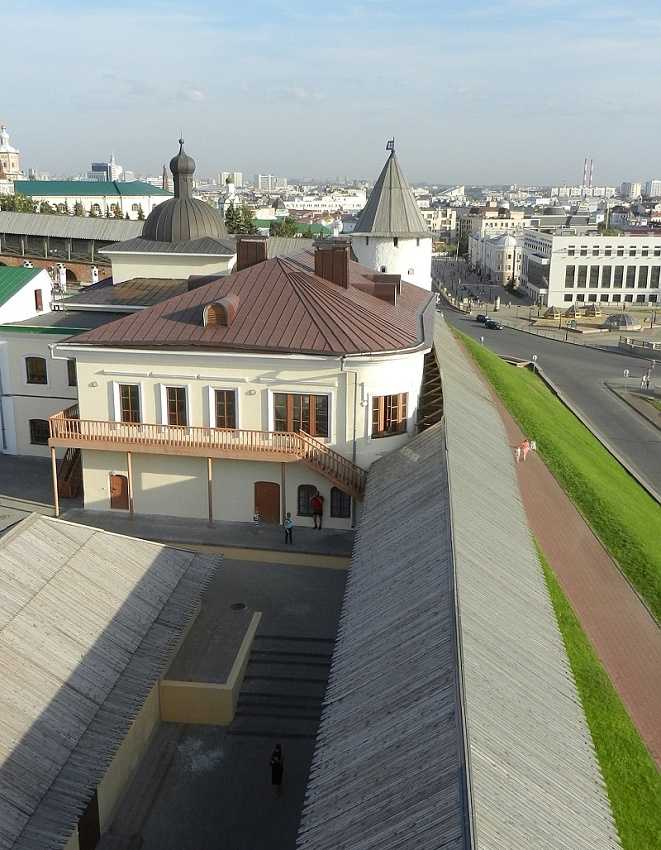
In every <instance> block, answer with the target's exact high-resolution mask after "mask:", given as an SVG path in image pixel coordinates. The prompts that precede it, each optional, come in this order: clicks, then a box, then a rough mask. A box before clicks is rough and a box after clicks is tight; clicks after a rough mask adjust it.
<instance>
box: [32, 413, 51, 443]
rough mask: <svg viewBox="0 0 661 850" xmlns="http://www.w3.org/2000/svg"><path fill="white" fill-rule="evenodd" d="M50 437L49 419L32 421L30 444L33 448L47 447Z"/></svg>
mask: <svg viewBox="0 0 661 850" xmlns="http://www.w3.org/2000/svg"><path fill="white" fill-rule="evenodd" d="M48 436H49V430H48V419H30V442H31V443H32V445H33V446H47V445H48Z"/></svg>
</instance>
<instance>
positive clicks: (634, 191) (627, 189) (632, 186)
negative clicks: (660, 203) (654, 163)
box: [620, 182, 643, 200]
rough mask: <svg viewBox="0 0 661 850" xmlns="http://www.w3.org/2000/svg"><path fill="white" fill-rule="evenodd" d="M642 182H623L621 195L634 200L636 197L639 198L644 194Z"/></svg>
mask: <svg viewBox="0 0 661 850" xmlns="http://www.w3.org/2000/svg"><path fill="white" fill-rule="evenodd" d="M642 190H643V187H642V184H641V183H636V182H633V183H632V182H626V183H622V184H621V186H620V195H622V197H624V198H629V199H630V200H633V199H634V198H639V197H640V196H641V194H642Z"/></svg>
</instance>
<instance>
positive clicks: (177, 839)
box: [101, 557, 346, 850]
mask: <svg viewBox="0 0 661 850" xmlns="http://www.w3.org/2000/svg"><path fill="white" fill-rule="evenodd" d="M313 562H314V558H313V557H311V563H313ZM345 578H346V572H345V571H344V570H328V569H318V568H315V567H313V566H307V567H306V566H296V567H295V566H282V565H265V564H264V563H263V562H250V561H231V560H226V561H224V564H223V566H222V567H221V569H220V570H219V572H218V573H217V575H216V577H215V579H214V581H213V583H212V584H211V586H210V587H209V590H208V592H207V594H206V596H205V603H204V604H205V606H206V617H207V620H209V619H213V617H214V615H215V616H217V617H218V618H219V619H223V618H227V617H231V616H234V614H235V612H234V611H232V610H231V609H230V607H229V606H230V605H232V604H233V603H237V602H242V603H244V604H245V605H246V609H245V610H244V612H242V614H241V615H240V616H242V617H245V616H248V615H249V614H250V613H251V612H252V611H253V610H258V611H261V612H262V614H263V616H262V621H261V623H260V626H259V629H258V632H257V636H256V638H255V642H254V644H253V651H252V654H251V657H250V662H249V664H248V668H247V672H246V678H245V681H244V686H243V689H242V691H241V695H240V699H239V707H238V711H237V716H236V718H235V720H234V722H233V723H232V725H231V726H229V727H227V728H222V727H214V726H197V725H195V726H182V725H177V724H169V723H168V724H162V726H161V729H160V731H159V733H158V736H157V738H156V739H155V740H154V741H153V743H152V745H151V748H150V750H149V752H148V754H147V757H146V758H145V759H144V761H143V765H142V767H141V770H140V772H139V774H138V776H136V778H135V780H134V782H133V784H132V787H131V788H130V789H129V791H128V793H127V795H126V798H125V801H124V803H123V805H122V807H121V809H120V811H119V813H118V815H117V818H116V821H115V825H114V826H113V830H112V834H111V835H109V836H107V838H106V839H104V841H103V842H102V845H101V847H102V848H111V847H112V848H119V847H122V848H128V847H131V846H141V847H142V848H144V850H201V848H205V850H206V848H216V847H219V848H220V847H222V848H227V850H266V848H268V850H273V848H277V850H294V847H295V844H296V833H297V829H298V822H299V817H300V812H301V808H302V804H303V796H304V792H305V785H306V780H307V774H308V770H309V766H310V762H311V759H312V754H313V749H314V737H315V734H316V730H317V725H318V720H319V715H320V709H321V701H322V698H323V694H324V691H325V684H326V678H327V675H328V668H329V662H330V655H331V653H332V648H333V640H334V637H335V633H336V629H337V622H338V617H339V612H340V607H341V602H342V595H343V592H344V584H345ZM219 662H221V663H222V664H224V663H225V662H224V661H223V660H222V659H219ZM276 743H280V744H282V746H283V750H284V756H285V780H284V786H283V792H282V795H281V796H276V795H275V793H274V791H273V789H272V787H271V778H270V768H269V758H270V755H271V752H272V750H273V747H274V746H275V744H276ZM131 841H133V842H134V843H133V844H131V843H130V842H131ZM140 841H142V844H140V843H139V842H140Z"/></svg>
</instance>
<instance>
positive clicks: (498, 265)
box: [468, 232, 523, 286]
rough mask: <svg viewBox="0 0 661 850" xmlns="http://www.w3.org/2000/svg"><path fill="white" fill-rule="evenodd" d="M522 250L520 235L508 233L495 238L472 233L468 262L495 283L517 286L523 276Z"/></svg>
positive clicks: (497, 235) (469, 240) (469, 238)
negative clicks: (521, 275)
mask: <svg viewBox="0 0 661 850" xmlns="http://www.w3.org/2000/svg"><path fill="white" fill-rule="evenodd" d="M522 248H523V239H522V237H521V235H520V234H519V233H517V235H514V234H513V233H511V232H506V233H499V234H496V235H494V236H480V235H479V234H478V233H471V234H470V235H469V237H468V262H469V264H470V266H471V268H473V269H475V270H476V271H479V272H481V273H482V274H483V275H484V276H485V277H486V278H487V279H488V280H491V281H493V282H494V283H499V284H501V285H502V286H505V285H507V284H509V283H511V284H514V285H516V284H518V283H519V278H520V274H521V265H522V257H523V250H522Z"/></svg>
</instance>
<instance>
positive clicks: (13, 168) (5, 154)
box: [0, 124, 23, 180]
mask: <svg viewBox="0 0 661 850" xmlns="http://www.w3.org/2000/svg"><path fill="white" fill-rule="evenodd" d="M22 178H23V174H22V173H21V152H20V151H19V150H18V148H15V147H13V146H12V145H10V144H9V133H8V132H7V128H6V127H5V125H4V124H3V125H2V126H0V180H21V179H22Z"/></svg>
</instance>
